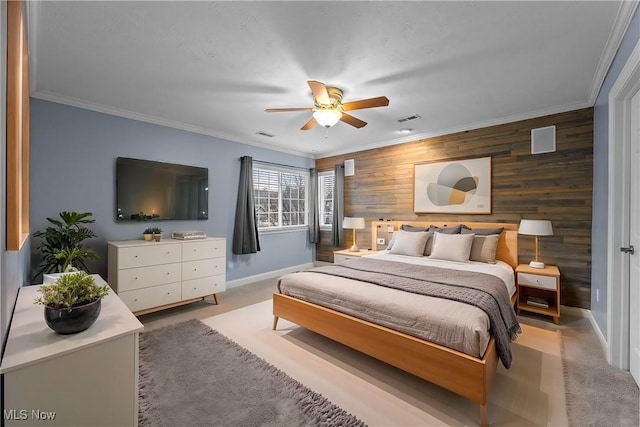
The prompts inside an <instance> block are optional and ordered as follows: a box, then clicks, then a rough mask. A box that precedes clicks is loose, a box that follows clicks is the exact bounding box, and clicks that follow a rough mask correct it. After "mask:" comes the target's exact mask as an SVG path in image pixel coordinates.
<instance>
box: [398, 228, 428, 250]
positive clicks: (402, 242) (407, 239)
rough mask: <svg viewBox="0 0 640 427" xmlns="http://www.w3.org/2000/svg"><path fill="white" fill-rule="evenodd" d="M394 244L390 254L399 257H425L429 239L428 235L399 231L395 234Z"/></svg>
mask: <svg viewBox="0 0 640 427" xmlns="http://www.w3.org/2000/svg"><path fill="white" fill-rule="evenodd" d="M393 237H394V242H393V246H392V247H391V250H389V253H392V254H397V255H409V256H423V255H424V247H425V246H426V244H427V239H429V234H428V233H424V232H421V233H416V232H411V231H404V230H398V231H396V232H395V233H393Z"/></svg>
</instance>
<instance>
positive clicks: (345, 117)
mask: <svg viewBox="0 0 640 427" xmlns="http://www.w3.org/2000/svg"><path fill="white" fill-rule="evenodd" d="M307 83H308V84H309V87H310V88H311V93H313V104H314V106H313V107H310V108H304V107H303V108H267V109H266V110H265V111H266V112H268V113H274V112H287V111H309V112H310V113H313V117H311V119H310V120H309V121H308V122H307V123H305V124H304V126H302V127H301V128H300V130H309V129H313V127H314V126H315V125H316V124H320V125H321V126H324V127H326V128H329V127H331V126H333V125H335V124H336V123H338V121H343V122H345V123H347V124H350V125H351V126H354V127H356V128H361V127H364V126H366V125H367V122H365V121H362V120H360V119H358V118H356V117H354V116H352V115H350V114H347V113H346V112H345V111H353V110H362V109H365V108H375V107H386V106H387V105H389V99H388V98H387V97H386V96H378V97H376V98H367V99H361V100H359V101H351V102H345V103H344V104H343V103H342V90H340V89H338V88H337V87H333V86H326V85H325V84H324V83H322V82H318V81H315V80H309V81H307Z"/></svg>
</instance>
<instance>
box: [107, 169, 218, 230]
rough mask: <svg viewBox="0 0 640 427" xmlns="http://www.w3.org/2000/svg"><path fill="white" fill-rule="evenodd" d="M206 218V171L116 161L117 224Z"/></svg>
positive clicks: (207, 200) (207, 205) (207, 203)
mask: <svg viewBox="0 0 640 427" xmlns="http://www.w3.org/2000/svg"><path fill="white" fill-rule="evenodd" d="M208 218H209V169H207V168H202V167H196V166H187V165H177V164H173V163H163V162H156V161H151V160H141V159H130V158H126V157H118V158H117V159H116V221H159V220H196V219H208Z"/></svg>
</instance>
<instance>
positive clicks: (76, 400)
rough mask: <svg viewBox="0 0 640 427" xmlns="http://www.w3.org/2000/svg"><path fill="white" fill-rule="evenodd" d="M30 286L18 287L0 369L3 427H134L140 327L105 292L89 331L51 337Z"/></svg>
mask: <svg viewBox="0 0 640 427" xmlns="http://www.w3.org/2000/svg"><path fill="white" fill-rule="evenodd" d="M94 277H95V278H96V282H97V283H98V284H104V283H105V282H104V280H103V279H102V278H100V276H97V275H94ZM38 288H39V286H26V287H22V288H20V290H19V293H18V299H17V301H16V307H15V311H14V314H13V319H12V321H11V328H10V329H9V335H8V337H7V342H6V349H5V353H4V357H3V358H2V364H1V365H0V373H1V374H2V375H3V376H4V408H3V409H4V411H3V415H4V422H5V425H6V426H27V425H35V424H37V425H47V426H80V425H82V426H136V425H137V424H138V335H139V333H140V332H142V330H143V329H144V327H143V325H142V324H141V323H140V321H138V319H137V318H136V317H135V316H134V315H133V314H132V313H131V311H130V310H129V309H128V308H127V306H126V305H125V304H124V303H123V302H122V301H121V300H120V298H119V297H118V295H116V293H115V292H113V291H112V292H110V293H109V295H108V296H106V297H105V298H104V299H103V300H102V308H101V312H100V316H99V317H98V320H96V322H95V323H94V324H93V325H92V326H91V327H90V328H89V329H87V330H85V331H83V332H80V333H77V334H73V335H59V334H56V333H55V332H54V331H52V330H51V329H49V327H48V326H47V324H46V323H45V321H44V314H43V312H44V308H43V306H41V305H36V304H34V303H33V301H34V299H35V298H36V297H37V296H38V295H40V294H39V293H38V292H37V289H38Z"/></svg>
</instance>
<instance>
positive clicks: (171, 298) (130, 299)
mask: <svg viewBox="0 0 640 427" xmlns="http://www.w3.org/2000/svg"><path fill="white" fill-rule="evenodd" d="M181 294H182V289H181V285H180V282H178V283H170V284H167V285H160V286H154V287H151V288H144V289H135V290H133V291H125V292H120V293H118V296H119V297H120V299H121V300H122V301H123V302H124V303H125V304H126V306H127V307H129V310H131V311H132V312H136V311H140V310H146V309H147V308H153V307H159V306H161V305H166V304H172V303H175V302H178V301H180V298H181Z"/></svg>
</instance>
